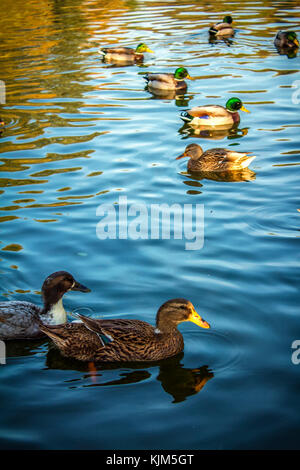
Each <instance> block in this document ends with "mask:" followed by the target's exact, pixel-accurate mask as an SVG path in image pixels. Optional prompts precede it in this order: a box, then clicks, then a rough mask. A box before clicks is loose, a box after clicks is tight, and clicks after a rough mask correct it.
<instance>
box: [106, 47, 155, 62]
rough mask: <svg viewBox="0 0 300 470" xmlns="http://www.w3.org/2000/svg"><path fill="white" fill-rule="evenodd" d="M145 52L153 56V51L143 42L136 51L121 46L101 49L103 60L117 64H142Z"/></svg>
mask: <svg viewBox="0 0 300 470" xmlns="http://www.w3.org/2000/svg"><path fill="white" fill-rule="evenodd" d="M145 52H149V53H151V54H153V51H152V50H151V49H150V48H149V47H148V46H147V45H146V44H145V43H143V42H142V43H140V44H138V46H137V47H136V49H132V48H131V47H120V46H117V47H105V48H102V49H99V54H101V55H102V56H103V59H105V60H107V61H116V62H132V63H134V62H135V61H137V62H139V61H140V62H141V61H143V59H144V53H145Z"/></svg>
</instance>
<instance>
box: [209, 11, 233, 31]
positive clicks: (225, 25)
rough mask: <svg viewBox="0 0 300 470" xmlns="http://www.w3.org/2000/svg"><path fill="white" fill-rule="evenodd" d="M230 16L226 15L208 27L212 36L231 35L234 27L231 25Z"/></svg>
mask: <svg viewBox="0 0 300 470" xmlns="http://www.w3.org/2000/svg"><path fill="white" fill-rule="evenodd" d="M232 23H233V19H232V16H230V15H226V16H224V18H223V21H221V22H220V23H216V24H214V25H212V26H211V27H210V28H209V33H210V34H212V35H214V36H233V35H234V29H233V27H232Z"/></svg>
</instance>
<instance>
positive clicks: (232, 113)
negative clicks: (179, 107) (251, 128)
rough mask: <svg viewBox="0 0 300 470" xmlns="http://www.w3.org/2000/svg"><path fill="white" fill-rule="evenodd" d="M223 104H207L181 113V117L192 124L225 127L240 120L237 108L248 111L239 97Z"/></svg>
mask: <svg viewBox="0 0 300 470" xmlns="http://www.w3.org/2000/svg"><path fill="white" fill-rule="evenodd" d="M225 106H226V107H225V108H224V107H223V106H219V105H215V104H208V105H206V106H197V107H195V108H192V109H188V110H187V111H183V112H182V113H181V119H182V120H183V121H185V122H188V123H189V124H190V125H192V126H196V127H197V126H205V127H224V126H225V127H227V126H229V127H230V126H233V125H234V124H236V123H239V121H240V115H239V113H238V112H239V110H241V111H245V112H246V113H250V111H248V109H246V108H245V106H243V103H242V101H241V100H240V99H239V98H230V99H229V100H228V101H227V103H226V105H225Z"/></svg>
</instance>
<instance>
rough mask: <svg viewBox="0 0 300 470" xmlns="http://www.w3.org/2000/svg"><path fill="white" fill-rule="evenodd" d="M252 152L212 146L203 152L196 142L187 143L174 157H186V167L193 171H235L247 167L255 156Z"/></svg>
mask: <svg viewBox="0 0 300 470" xmlns="http://www.w3.org/2000/svg"><path fill="white" fill-rule="evenodd" d="M250 153H252V152H243V153H242V152H234V151H233V150H229V149H223V148H214V149H209V150H206V152H203V150H202V148H201V147H200V145H198V144H189V145H187V146H186V148H185V150H184V152H183V153H182V154H181V155H179V157H177V158H176V160H179V159H180V158H184V157H188V158H189V161H188V164H187V168H188V170H189V171H193V172H194V171H195V172H197V171H198V172H201V173H202V172H216V171H221V172H223V171H236V170H242V169H243V168H247V167H248V166H249V165H250V163H251V162H252V160H254V158H256V156H254V155H251V156H249V154H250Z"/></svg>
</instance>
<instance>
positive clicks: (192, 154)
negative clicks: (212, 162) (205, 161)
mask: <svg viewBox="0 0 300 470" xmlns="http://www.w3.org/2000/svg"><path fill="white" fill-rule="evenodd" d="M202 154H203V150H202V147H200V145H198V144H189V145H187V146H186V147H185V151H184V152H183V153H182V154H181V155H179V157H177V158H176V160H179V159H180V158H185V157H188V158H191V159H192V160H199V158H200V157H201V156H202Z"/></svg>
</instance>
